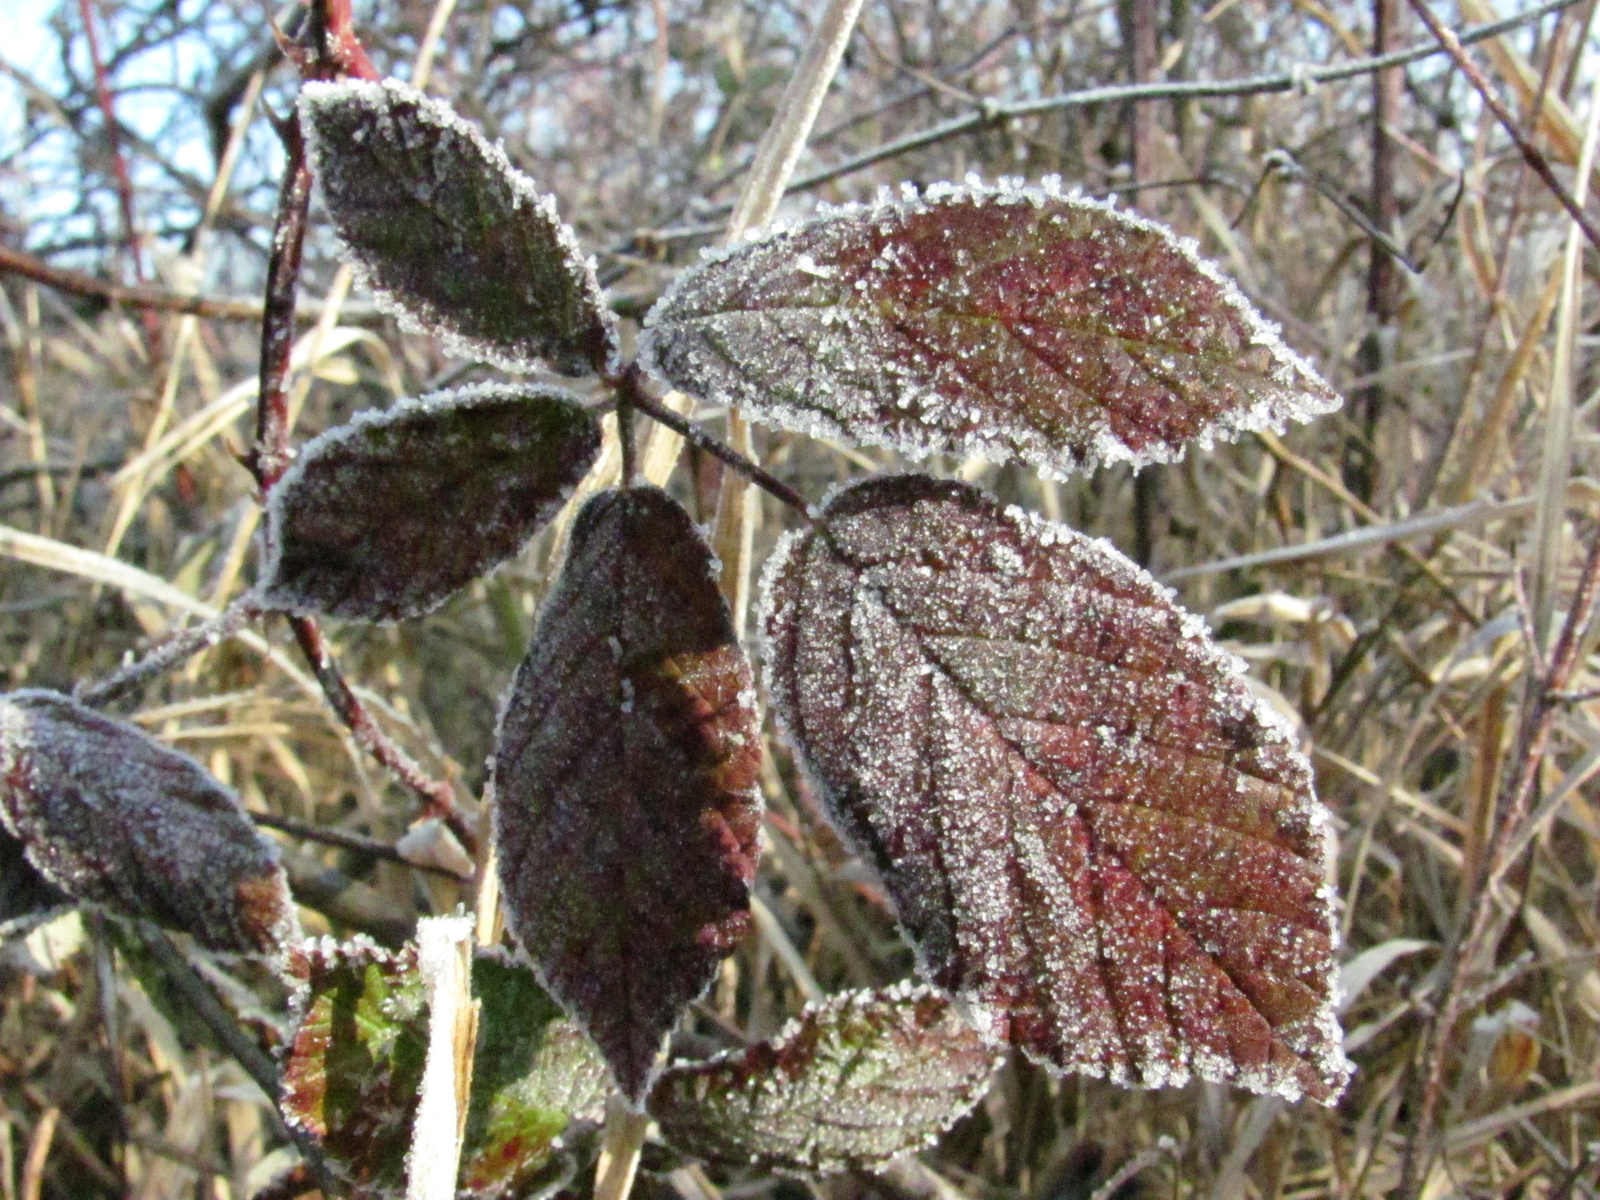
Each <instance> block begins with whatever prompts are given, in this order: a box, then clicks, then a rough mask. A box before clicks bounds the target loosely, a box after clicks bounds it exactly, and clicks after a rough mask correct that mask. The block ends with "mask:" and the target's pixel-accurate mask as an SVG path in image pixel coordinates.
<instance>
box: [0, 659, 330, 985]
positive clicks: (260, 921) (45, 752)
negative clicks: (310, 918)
mask: <svg viewBox="0 0 1600 1200" xmlns="http://www.w3.org/2000/svg"><path fill="white" fill-rule="evenodd" d="M0 819H3V820H4V823H5V827H6V829H7V830H8V831H9V832H10V833H11V834H12V836H14V837H16V838H18V839H20V840H21V842H22V844H23V847H24V850H25V852H26V854H27V857H28V861H29V862H31V863H32V864H33V865H34V866H35V867H36V868H38V870H39V872H40V874H42V875H43V876H44V877H45V879H47V880H48V881H49V882H50V883H52V884H54V885H55V886H56V887H59V888H61V889H62V890H63V891H65V892H67V893H68V894H70V895H72V896H75V897H76V898H77V899H79V900H85V901H88V902H89V903H92V904H102V905H104V906H105V907H106V908H108V909H110V910H111V911H113V912H116V913H119V914H122V915H124V916H130V917H143V918H145V919H147V920H151V921H155V922H158V923H159V924H162V925H165V926H167V927H168V928H169V929H179V930H182V931H183V932H185V933H189V934H192V935H193V936H194V937H195V939H196V940H197V941H199V942H200V943H201V944H202V945H204V946H207V947H209V948H211V949H213V950H221V951H227V952H232V953H236V954H272V955H278V954H281V953H282V952H283V950H284V949H285V947H286V946H287V945H288V944H289V943H290V941H292V940H293V939H295V938H297V937H298V936H299V925H298V921H297V920H296V917H295V913H294V906H293V904H292V902H291V901H290V899H289V885H288V881H287V880H286V879H285V877H284V873H283V869H282V868H281V867H280V866H279V865H278V855H277V851H276V849H275V848H274V846H273V845H272V843H271V842H269V841H267V840H266V839H265V838H263V837H262V836H261V835H260V834H258V833H257V832H256V829H255V826H254V825H252V824H251V822H250V819H249V817H247V816H246V815H245V812H244V809H243V808H242V807H241V806H240V804H239V801H238V800H237V799H235V797H234V795H233V793H232V792H229V791H228V790H227V789H226V788H224V787H223V786H222V785H221V784H220V783H218V782H217V781H216V780H215V779H213V778H212V777H211V776H210V775H209V774H208V773H207V772H206V771H205V769H204V768H203V767H201V766H200V764H199V763H197V762H195V761H194V759H192V758H190V757H189V756H188V755H186V754H180V753H178V751H176V750H173V749H170V748H169V747H167V746H163V745H162V744H161V743H160V742H158V741H156V740H155V739H154V738H152V737H151V736H150V735H149V734H147V733H145V732H144V731H143V730H141V729H136V728H135V727H134V726H132V725H128V724H125V723H123V722H121V721H114V720H112V719H111V718H110V717H106V716H103V715H101V714H100V713H97V712H95V711H94V710H93V709H89V708H85V707H84V706H83V705H81V704H78V703H77V702H76V701H74V700H70V699H68V698H67V697H66V696H62V695H58V694H56V693H55V692H46V691H35V690H25V691H19V692H10V693H7V694H6V695H4V696H0Z"/></svg>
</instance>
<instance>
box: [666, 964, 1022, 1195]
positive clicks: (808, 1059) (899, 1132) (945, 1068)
mask: <svg viewBox="0 0 1600 1200" xmlns="http://www.w3.org/2000/svg"><path fill="white" fill-rule="evenodd" d="M999 1065H1000V1064H999V1060H998V1059H997V1057H996V1055H995V1052H994V1050H993V1049H992V1048H991V1047H990V1046H988V1045H986V1044H985V1042H984V1040H983V1039H982V1038H980V1037H979V1036H978V1035H977V1034H976V1033H975V1032H973V1030H972V1029H971V1027H970V1026H968V1025H967V1024H966V1023H965V1022H964V1021H962V1020H961V1018H960V1016H958V1015H957V1013H956V1012H955V1010H954V1009H953V1008H952V1006H951V1004H950V1000H949V997H947V996H946V995H944V994H943V993H942V992H938V991H935V990H934V989H933V988H929V987H911V986H909V985H906V984H898V985H896V986H895V987H892V988H889V989H887V990H885V991H881V992H870V991H862V992H847V993H845V994H843V995H839V996H831V997H829V998H828V999H827V1000H826V1001H824V1002H822V1003H819V1004H810V1005H807V1006H806V1009H805V1011H804V1012H802V1013H801V1014H800V1016H799V1017H797V1018H796V1019H795V1020H793V1021H791V1022H789V1024H788V1026H787V1027H786V1028H785V1029H784V1030H783V1031H782V1032H780V1033H779V1034H777V1035H776V1036H775V1037H772V1038H769V1039H767V1040H766V1041H764V1042H758V1043H757V1044H756V1045H754V1046H751V1047H750V1048H749V1049H748V1050H744V1051H741V1052H733V1053H728V1054H723V1055H719V1056H718V1057H717V1058H714V1059H712V1060H710V1061H709V1062H700V1063H682V1064H674V1065H673V1066H671V1067H669V1068H667V1070H666V1071H664V1072H663V1073H662V1075H661V1078H660V1079H659V1080H657V1081H656V1085H655V1088H654V1090H652V1091H651V1093H650V1115H651V1116H653V1117H654V1118H655V1119H656V1121H657V1122H658V1123H659V1124H660V1126H661V1134H662V1137H663V1138H665V1139H666V1140H667V1141H668V1142H669V1143H670V1144H671V1145H673V1146H674V1147H675V1148H677V1149H678V1150H680V1151H683V1152H684V1153H686V1154H692V1155H694V1156H695V1157H697V1158H703V1159H706V1160H708V1161H711V1162H719V1163H726V1164H729V1165H731V1166H745V1165H758V1166H761V1167H764V1168H767V1169H771V1170H777V1171H780V1172H782V1173H784V1174H796V1175H826V1174H831V1173H833V1172H836V1171H843V1170H848V1169H852V1168H853V1169H857V1170H868V1171H870V1170H877V1169H880V1168H882V1167H884V1166H886V1165H887V1164H888V1163H889V1162H890V1161H892V1160H893V1159H895V1158H898V1157H899V1156H900V1155H902V1154H909V1153H911V1152H913V1151H916V1150H920V1149H921V1148H922V1147H924V1146H926V1145H929V1144H930V1143H932V1142H933V1140H934V1139H935V1138H937V1137H938V1136H939V1134H941V1133H943V1132H944V1131H945V1130H946V1129H948V1128H949V1127H950V1126H951V1125H953V1124H954V1123H955V1122H956V1120H957V1119H958V1118H960V1117H961V1116H962V1115H963V1114H964V1113H966V1112H967V1111H968V1110H969V1109H970V1108H972V1106H973V1105H974V1104H976V1103H977V1102H978V1101H979V1100H980V1099H981V1098H982V1097H983V1093H984V1092H985V1091H986V1090H987V1089H988V1086H989V1080H990V1078H991V1077H992V1076H993V1074H994V1072H995V1068H996V1067H998V1066H999Z"/></svg>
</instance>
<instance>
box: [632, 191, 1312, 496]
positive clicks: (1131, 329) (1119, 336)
mask: <svg viewBox="0 0 1600 1200" xmlns="http://www.w3.org/2000/svg"><path fill="white" fill-rule="evenodd" d="M649 323H650V329H649V330H648V331H647V333H646V336H645V338H644V340H643V343H642V345H641V351H640V353H641V358H642V360H643V361H644V362H645V363H646V364H647V365H649V366H650V367H651V369H652V370H654V371H655V372H656V373H658V374H660V375H661V376H663V377H665V378H666V379H668V380H670V381H671V382H672V384H673V386H675V387H678V388H681V389H683V390H684V391H686V392H689V393H691V394H693V395H696V396H699V397H700V398H701V399H703V400H705V401H707V402H709V403H714V404H734V405H739V406H741V407H743V408H744V409H745V410H746V411H747V412H748V413H750V414H751V415H752V416H754V417H756V418H757V419H758V420H764V421H770V422H774V423H776V424H779V425H782V426H784V427H785V428H790V429H797V430H800V431H801V432H804V433H810V434H813V435H817V436H824V437H832V438H839V439H844V440H848V441H855V442H865V443H869V444H872V445H880V446H889V447H891V448H894V449H897V450H900V451H901V452H903V453H906V454H909V455H912V456H925V455H928V454H931V453H936V452H957V453H961V454H973V455H979V456H981V457H985V458H991V459H996V460H1003V459H1017V460H1020V461H1022V462H1024V463H1028V464H1030V465H1031V466H1033V467H1036V468H1037V469H1039V470H1040V471H1041V472H1043V473H1044V474H1047V475H1054V476H1062V475H1066V474H1069V473H1071V472H1073V471H1077V470H1082V469H1085V468H1090V467H1094V466H1096V465H1098V464H1102V463H1111V462H1119V461H1127V462H1131V463H1134V464H1135V465H1142V464H1145V463H1150V462H1170V461H1173V460H1175V459H1177V458H1179V457H1180V456H1181V455H1182V453H1183V447H1184V445H1185V444H1186V443H1188V442H1190V441H1198V442H1200V443H1201V444H1202V445H1205V444H1209V443H1210V442H1211V440H1212V439H1214V438H1219V437H1221V438H1232V437H1236V436H1238V435H1239V434H1240V433H1241V432H1243V431H1247V430H1260V429H1269V428H1270V429H1281V428H1282V426H1283V425H1284V423H1285V422H1286V421H1288V420H1291V419H1292V420H1301V421H1303V420H1307V419H1309V418H1310V417H1312V416H1314V415H1316V414H1318V413H1323V412H1328V411H1330V410H1331V409H1333V408H1335V407H1337V406H1338V403H1339V398H1338V396H1337V395H1336V394H1335V393H1334V392H1333V391H1332V390H1331V389H1330V388H1329V387H1328V385H1327V384H1326V383H1324V382H1323V381H1322V379H1321V378H1320V377H1319V376H1318V375H1317V373H1316V372H1315V371H1314V370H1313V369H1312V368H1311V366H1310V365H1309V364H1307V363H1306V362H1305V361H1304V360H1303V359H1301V358H1300V357H1298V356H1297V355H1296V354H1294V353H1293V352H1292V351H1291V350H1289V349H1288V347H1286V346H1285V345H1284V344H1283V342H1282V341H1281V340H1280V338H1279V337H1278V334H1277V331H1276V329H1274V328H1273V327H1272V326H1271V325H1270V324H1268V323H1267V322H1266V321H1264V320H1263V319H1262V318H1261V317H1260V315H1259V314H1258V313H1257V312H1256V310H1255V309H1254V308H1253V307H1252V306H1251V304H1250V303H1249V301H1247V300H1246V299H1245V298H1244V296H1243V295H1242V294H1241V293H1240V292H1239V290H1238V288H1237V287H1235V286H1234V285H1233V284H1232V283H1231V282H1230V281H1229V280H1228V279H1227V278H1226V277H1225V276H1223V275H1222V274H1221V273H1220V272H1219V271H1218V270H1217V269H1216V268H1215V267H1214V266H1212V265H1211V264H1210V263H1208V262H1205V261H1204V260H1202V259H1201V258H1200V257H1199V256H1198V254H1197V252H1196V248H1195V245H1194V243H1193V242H1192V241H1189V240H1187V239H1179V238H1177V237H1176V236H1174V235H1173V234H1172V233H1171V231H1169V230H1167V229H1166V228H1165V227H1163V226H1161V225H1157V224H1156V223H1154V222H1152V221H1149V220H1146V219H1144V218H1142V217H1139V216H1136V215H1133V214H1131V213H1127V212H1121V211H1118V210H1117V209H1116V208H1114V207H1113V206H1112V205H1111V204H1107V203H1101V202H1097V201H1092V200H1086V199H1083V198H1080V197H1078V196H1077V195H1075V194H1071V195H1069V194H1064V193H1063V192H1062V191H1061V190H1060V186H1059V183H1058V181H1056V180H1054V179H1047V180H1045V181H1044V182H1043V184H1041V185H1040V186H1036V187H1023V186H1021V185H1020V184H1017V183H1014V182H1009V181H1007V182H1004V183H1003V184H1002V185H1001V186H999V187H986V186H984V185H982V184H981V183H980V182H978V181H977V180H976V179H971V178H969V180H968V182H967V183H966V184H965V185H963V186H954V185H950V184H940V185H935V186H934V187H930V188H928V189H927V190H926V191H925V192H922V193H921V194H918V193H917V192H916V190H915V189H908V190H906V191H905V192H903V194H902V196H901V197H900V198H899V199H895V200H890V199H887V198H884V199H881V200H880V201H879V202H878V203H877V204H875V205H872V206H865V207H864V206H851V207H847V208H841V209H835V210H832V211H829V212H827V213H825V214H824V215H822V216H819V217H817V218H816V219H814V220H811V221H809V222H807V223H805V224H802V225H800V226H798V227H795V228H792V229H787V230H781V231H779V232H777V233H775V234H773V235H771V236H769V237H767V238H765V239H763V240H759V241H755V242H747V243H744V244H741V245H738V246H735V247H733V248H731V249H728V250H725V251H722V252H721V253H720V254H718V255H714V256H712V257H710V258H709V259H708V260H707V261H705V262H703V263H702V264H700V265H699V266H698V267H696V268H692V269H691V270H689V271H687V272H685V274H684V275H683V276H682V277H681V278H680V279H679V281H678V282H677V283H676V284H675V285H674V287H673V288H672V289H671V290H670V291H669V292H668V294H667V295H666V296H665V297H664V298H663V299H662V301H661V303H660V304H659V305H657V306H656V308H655V309H654V310H653V311H652V313H651V316H650V322H649Z"/></svg>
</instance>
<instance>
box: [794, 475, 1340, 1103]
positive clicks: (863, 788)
mask: <svg viewBox="0 0 1600 1200" xmlns="http://www.w3.org/2000/svg"><path fill="white" fill-rule="evenodd" d="M765 591H766V600H765V603H766V606H767V608H766V611H767V613H768V614H769V615H768V617H767V632H768V638H769V645H770V662H769V672H770V674H769V679H768V686H769V691H770V694H771V696H772V701H773V705H774V709H775V711H776V713H777V714H778V717H779V720H780V722H781V724H782V726H783V727H784V729H785V731H786V733H787V736H788V737H789V738H790V739H791V740H792V742H793V744H794V745H795V746H796V747H797V748H798V749H799V750H800V751H801V753H802V755H803V759H804V762H805V764H806V766H807V767H808V769H809V770H810V771H811V772H812V773H813V775H814V776H815V777H816V779H817V780H818V781H819V782H820V783H821V784H822V785H823V789H824V791H825V793H826V795H827V797H828V801H829V805H830V808H831V810H832V812H833V814H834V816H835V818H836V819H837V820H838V821H839V823H840V825H841V826H842V828H843V829H844V830H845V831H846V832H847V834H848V835H849V836H850V837H851V838H852V839H853V840H854V842H855V844H856V845H857V847H858V848H859V849H860V850H861V852H862V853H863V854H865V855H866V856H867V857H868V858H869V859H870V860H871V861H872V862H873V864H874V865H875V866H876V868H877V870H878V872H879V873H880V874H881V875H882V877H883V880H884V883H885V885H886V886H887V889H888V891H889V893H890V894H891V895H892V897H893V898H894V901H895V904H896V907H897V909H898V912H899V916H900V919H901V922H902V923H903V925H904V926H905V928H906V929H907V931H908V932H909V933H910V935H911V936H912V938H913V939H914V941H915V942H916V944H917V948H918V951H919V958H920V961H921V962H922V964H923V966H924V968H925V969H926V970H927V972H928V974H929V976H930V978H931V979H932V980H933V982H935V983H937V984H939V985H940V986H942V987H944V988H947V989H948V990H950V991H951V992H953V993H955V995H956V997H957V999H958V1000H959V1001H961V1002H962V1004H963V1007H964V1009H965V1010H966V1011H967V1012H968V1013H969V1015H971V1016H972V1017H973V1019H974V1020H975V1021H977V1022H978V1027H979V1029H980V1030H981V1031H982V1032H984V1033H985V1034H987V1035H988V1036H989V1037H991V1038H993V1039H995V1040H997V1041H1002V1042H1006V1041H1009V1042H1011V1043H1012V1044H1014V1045H1017V1046H1020V1047H1022V1048H1023V1049H1024V1050H1026V1051H1027V1052H1028V1053H1029V1054H1030V1055H1032V1056H1034V1057H1036V1058H1038V1059H1039V1060H1041V1061H1043V1062H1045V1063H1047V1064H1050V1065H1053V1066H1055V1067H1057V1068H1062V1069H1068V1070H1079V1071H1085V1072H1088V1073H1090V1074H1095V1075H1104V1076H1107V1077H1109V1078H1111V1079H1113V1080H1115V1081H1118V1082H1122V1083H1132V1084H1141V1085H1143V1086H1146V1087H1157V1086H1167V1085H1175V1084H1180V1083H1183V1082H1184V1081H1185V1080H1187V1079H1189V1078H1190V1077H1191V1076H1192V1075H1198V1076H1199V1077H1200V1078H1202V1079H1211V1080H1220V1081H1228V1082H1233V1083H1237V1084H1240V1085H1241V1086H1244V1087H1247V1088H1250V1089H1251V1090H1254V1091H1259V1092H1271V1093H1276V1094H1278V1095H1281V1096H1284V1097H1287V1098H1291V1099H1293V1098H1298V1097H1299V1096H1301V1095H1309V1096H1312V1097H1314V1098H1316V1099H1319V1100H1323V1101H1331V1100H1332V1099H1333V1098H1335V1097H1336V1096H1337V1095H1338V1094H1339V1092H1340V1090H1341V1089H1342V1087H1343V1085H1344V1081H1345V1078H1346V1077H1347V1075H1348V1073H1349V1064H1348V1063H1347V1062H1346V1061H1345V1059H1344V1055H1343V1052H1342V1050H1341V1041H1340V1033H1339V1028H1338V1024H1337V1022H1336V1020H1335V1018H1334V1014H1333V1007H1332V1001H1333V996H1334V991H1335V978H1336V964H1335V962H1334V949H1335V935H1334V928H1335V927H1334V921H1333V911H1332V910H1333V896H1332V892H1331V889H1330V888H1329V886H1328V885H1327V884H1326V883H1325V880H1326V878H1327V874H1328V866H1329V863H1328V856H1329V834H1328V827H1327V826H1328V816H1327V812H1326V810H1324V809H1323V808H1322V806H1321V805H1320V804H1318V803H1317V800H1316V797H1315V795H1314V793H1313V789H1312V776H1311V770H1310V767H1309V765H1308V764H1307V762H1306V761H1305V759H1304V758H1303V757H1302V756H1301V755H1300V754H1299V753H1298V751H1297V750H1296V749H1295V746H1294V741H1293V735H1292V731H1291V730H1290V729H1289V728H1288V727H1287V726H1286V725H1285V724H1284V722H1283V721H1282V720H1281V719H1280V718H1279V717H1277V716H1276V715H1275V714H1274V713H1273V712H1272V711H1271V710H1270V709H1269V708H1267V707H1266V706H1265V705H1264V704H1263V703H1261V702H1260V701H1258V700H1257V699H1256V698H1255V697H1254V696H1253V694H1252V693H1251V692H1250V691H1249V690H1248V688H1247V687H1246V684H1245V682H1244V680H1243V679H1241V678H1240V673H1241V672H1242V670H1243V664H1242V663H1240V662H1239V661H1238V660H1237V659H1235V658H1233V657H1232V656H1231V655H1229V654H1227V653H1226V652H1224V651H1222V650H1220V649H1218V648H1217V647H1216V646H1215V645H1214V644H1213V643H1212V642H1211V640H1210V638H1209V636H1208V634H1207V632H1206V629H1205V625H1204V623H1203V622H1202V621H1201V620H1200V618H1198V617H1196V616H1194V615H1192V614H1190V613H1187V612H1185V611H1184V610H1183V609H1181V608H1179V607H1178V606H1177V605H1176V604H1174V603H1173V600H1172V595H1171V593H1170V592H1169V591H1167V590H1166V589H1165V588H1163V587H1161V586H1160V585H1159V584H1157V583H1156V582H1155V581H1154V580H1153V579H1151V578H1150V576H1149V575H1147V574H1146V573H1145V572H1144V571H1142V570H1140V569H1139V568H1138V567H1136V566H1135V565H1134V564H1133V563H1131V562H1129V561H1128V560H1127V559H1125V558H1123V557H1122V555H1120V554H1118V553H1117V552H1116V550H1114V549H1113V548H1112V547H1111V546H1110V545H1109V544H1108V543H1105V542H1102V541H1095V540H1091V539H1089V538H1086V537H1084V536H1083V535H1081V534H1078V533H1076V532H1074V531H1073V530H1071V529H1068V528H1066V527H1065V526H1061V525H1055V524H1051V523H1049V522H1046V521H1043V520H1041V519H1039V518H1037V517H1035V516H1033V515H1032V514H1029V513H1025V512H1023V511H1021V510H1019V509H1015V508H1010V509H1002V508H1001V507H1000V506H999V505H998V504H996V503H995V502H994V501H992V500H991V499H989V498H988V497H987V496H985V495H984V494H983V493H981V492H979V491H977V490H976V489H974V488H971V487H967V486H966V485H964V484H959V483H941V482H937V481H935V480H932V479H928V478H926V477H924V476H900V477H896V478H888V479H873V480H868V481H866V482H864V483H861V484H857V485H855V486H853V487H850V488H848V489H846V490H844V491H843V492H841V493H840V494H839V495H837V496H836V497H835V498H834V499H833V500H832V501H831V502H830V503H829V504H828V505H827V506H826V508H825V509H824V511H823V512H822V514H821V516H820V517H819V519H818V523H817V525H816V526H815V527H814V528H812V529H809V530H806V531H804V532H802V533H801V534H800V535H798V536H795V537H792V538H791V539H790V540H789V541H788V542H786V543H785V544H784V545H783V546H782V547H780V549H779V550H778V552H777V553H775V555H774V557H773V565H772V566H771V567H770V568H769V571H768V575H767V579H766V586H765Z"/></svg>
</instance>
